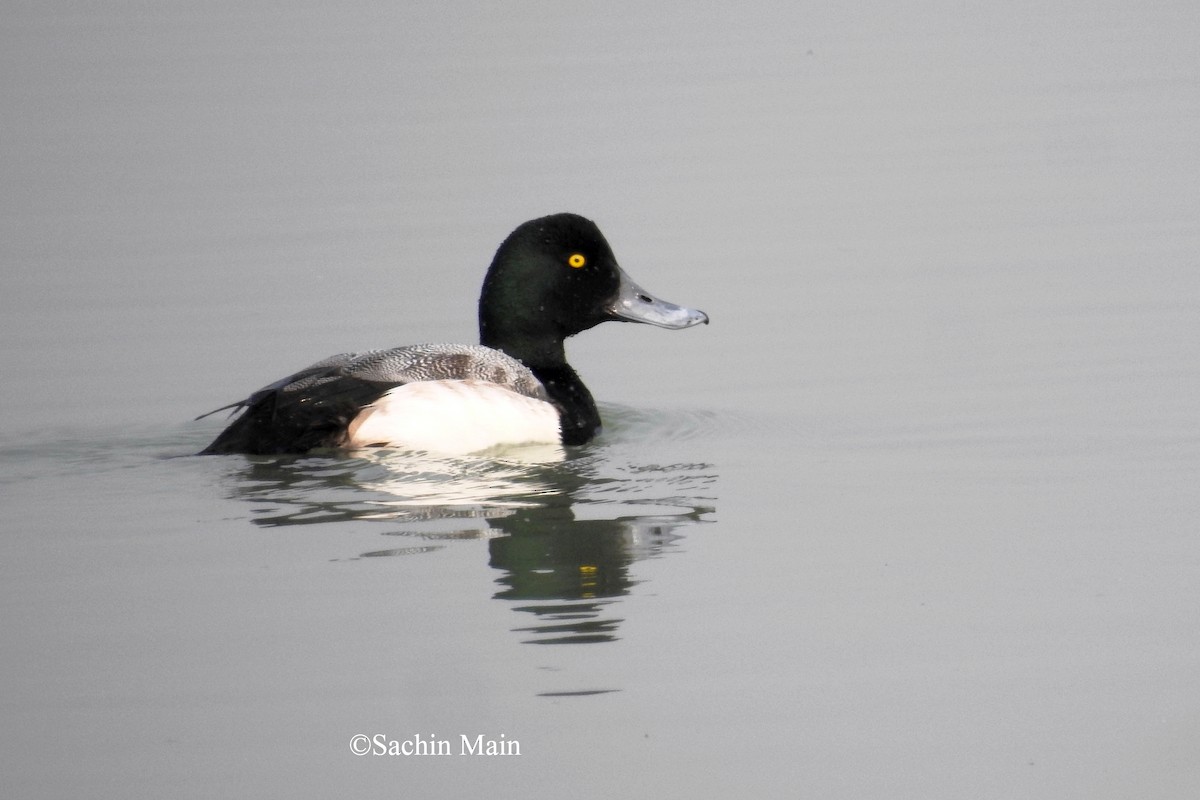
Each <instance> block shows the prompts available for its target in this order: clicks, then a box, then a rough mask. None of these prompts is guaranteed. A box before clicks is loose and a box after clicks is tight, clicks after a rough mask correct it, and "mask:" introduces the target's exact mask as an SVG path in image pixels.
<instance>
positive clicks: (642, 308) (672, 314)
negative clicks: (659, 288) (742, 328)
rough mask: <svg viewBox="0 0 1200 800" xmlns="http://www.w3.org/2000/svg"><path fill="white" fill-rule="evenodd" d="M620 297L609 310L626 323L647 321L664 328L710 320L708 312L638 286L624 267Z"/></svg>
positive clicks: (618, 290) (615, 298)
mask: <svg viewBox="0 0 1200 800" xmlns="http://www.w3.org/2000/svg"><path fill="white" fill-rule="evenodd" d="M620 272H621V285H620V286H619V287H618V288H617V296H616V297H614V298H613V300H612V302H611V303H609V304H608V311H609V313H611V314H612V315H613V316H614V317H616V318H617V319H619V320H622V321H624V322H645V323H648V324H650V325H657V326H658V327H660V328H674V329H678V328H690V327H692V326H693V325H699V324H700V323H705V324H707V323H708V315H707V314H705V313H704V312H703V311H699V310H697V309H695V308H684V307H683V306H677V305H675V304H674V303H668V302H667V301H666V300H659V299H658V298H657V297H655V296H654V295H652V294H650V293H649V292H647V291H646V290H645V289H643V288H642V287H640V286H638V285H637V284H636V283H634V282H633V280H631V279H630V277H629V276H628V275H626V274H625V271H624V270H621V271H620Z"/></svg>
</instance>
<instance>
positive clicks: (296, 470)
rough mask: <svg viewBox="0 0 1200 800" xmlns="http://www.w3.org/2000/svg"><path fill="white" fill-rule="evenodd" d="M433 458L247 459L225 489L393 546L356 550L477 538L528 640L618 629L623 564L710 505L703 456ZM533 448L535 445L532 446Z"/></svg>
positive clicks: (596, 636) (586, 636)
mask: <svg viewBox="0 0 1200 800" xmlns="http://www.w3.org/2000/svg"><path fill="white" fill-rule="evenodd" d="M503 455H504V456H505V457H502V458H437V457H431V456H427V455H424V454H408V453H398V452H394V451H378V452H365V453H358V454H355V455H354V456H329V457H313V456H309V457H304V458H288V459H278V458H275V459H254V460H252V461H251V462H250V463H249V464H247V465H246V466H245V468H244V470H243V471H242V472H241V473H240V474H239V475H237V476H236V477H237V478H238V480H237V482H236V484H237V485H236V488H235V493H236V494H237V495H238V496H240V497H243V498H244V499H246V500H247V501H250V502H252V503H254V504H255V505H256V517H255V520H254V521H255V523H256V524H258V525H263V526H272V527H273V526H286V525H310V524H315V523H329V522H347V521H351V520H376V521H385V522H387V523H390V525H391V526H396V525H397V524H398V525H399V527H398V528H395V527H392V529H390V530H388V531H386V532H385V534H384V535H387V536H394V537H403V538H405V539H408V540H409V541H408V542H406V543H405V544H404V545H402V546H398V547H388V548H380V549H378V550H372V551H369V552H365V553H361V554H360V555H359V557H362V558H379V557H388V556H410V555H418V554H421V553H426V552H430V551H433V550H438V549H441V548H443V547H445V546H447V545H448V544H450V543H451V542H453V541H454V540H463V539H487V540H488V554H489V561H488V563H489V564H490V566H492V567H493V568H495V569H496V570H497V571H498V572H499V575H498V576H497V578H496V584H497V585H498V586H499V587H500V588H499V590H498V591H496V592H495V595H494V596H495V597H496V598H497V599H500V600H505V601H509V602H512V603H513V606H514V608H515V609H516V610H518V611H522V612H525V613H528V614H529V615H531V617H532V620H531V621H530V623H529V624H522V625H520V626H519V627H517V628H515V630H517V631H519V632H520V633H522V634H524V635H525V636H526V638H525V639H524V641H527V642H530V643H537V644H567V643H588V642H605V641H611V640H613V639H615V638H617V630H618V628H619V626H620V623H621V621H622V620H621V618H620V617H619V616H617V614H616V613H615V612H616V609H617V607H618V598H620V597H621V596H622V595H625V594H628V593H629V591H630V589H631V587H632V586H633V585H634V584H635V583H636V582H637V581H636V580H635V579H634V578H633V577H632V576H631V570H630V567H631V565H632V564H633V562H635V561H638V560H640V559H646V558H653V557H656V556H658V555H661V554H664V553H666V552H669V551H670V549H671V548H672V547H673V546H674V545H675V543H676V542H677V541H678V540H679V539H680V538H681V536H682V531H683V529H685V528H687V527H689V526H695V525H699V524H702V523H703V522H705V515H707V514H710V513H711V512H712V511H713V497H712V492H713V489H714V484H715V481H716V476H715V471H714V469H713V468H712V466H711V465H709V464H690V463H689V464H672V465H660V464H654V465H652V464H628V463H616V462H614V461H613V460H612V459H611V458H605V457H601V456H600V455H598V454H593V455H591V456H589V455H586V454H585V455H583V456H577V457H575V458H571V459H562V460H557V461H555V462H552V463H545V462H544V461H543V460H539V461H532V462H531V461H528V460H525V461H523V460H520V458H518V457H519V456H528V454H527V453H516V454H515V456H518V457H514V454H513V453H506V454H503ZM542 455H543V456H544V454H542Z"/></svg>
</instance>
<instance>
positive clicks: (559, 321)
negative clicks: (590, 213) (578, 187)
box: [203, 214, 708, 454]
mask: <svg viewBox="0 0 1200 800" xmlns="http://www.w3.org/2000/svg"><path fill="white" fill-rule="evenodd" d="M606 320H623V321H630V322H648V323H651V324H654V325H659V326H662V327H667V328H685V327H690V326H691V325H695V324H698V323H701V322H708V317H707V316H706V315H704V313H703V312H700V311H694V310H692V309H687V308H681V307H679V306H675V305H672V304H670V303H665V302H663V301H661V300H657V299H655V298H654V297H652V296H651V295H649V294H648V293H646V292H645V291H643V290H642V289H641V288H639V287H638V286H637V285H636V284H635V283H633V282H632V281H631V280H630V279H629V278H628V276H627V275H625V273H624V272H623V271H622V270H621V269H620V267H619V266H617V263H616V259H615V258H614V257H613V255H612V250H611V249H610V248H609V246H608V243H607V242H606V241H605V240H604V237H603V235H601V233H600V231H599V229H597V228H596V226H595V225H594V224H593V223H591V222H590V221H588V220H586V219H584V218H583V217H579V216H576V215H574V214H557V215H554V216H551V217H544V218H542V219H538V220H533V221H531V222H527V223H525V224H524V225H521V226H520V227H518V228H517V229H516V230H515V231H513V233H512V234H511V235H510V236H509V237H508V238H507V239H506V240H505V241H504V243H503V244H502V245H501V246H500V249H499V250H498V251H497V252H496V256H495V258H494V259H493V261H492V266H491V268H490V269H489V270H488V274H487V277H486V278H485V280H484V285H483V291H482V293H481V295H480V299H479V331H480V341H481V344H479V345H461V344H426V345H413V346H410V347H397V348H393V349H391V350H373V351H368V352H364V353H343V354H341V355H336V356H332V357H330V358H327V359H325V360H323V361H319V362H317V363H316V364H313V365H312V366H310V367H307V368H306V369H303V370H301V371H299V372H297V373H295V374H293V375H289V376H288V377H286V378H283V379H282V380H279V381H276V382H274V383H272V384H270V385H269V386H266V387H264V388H262V389H260V390H259V391H257V392H255V393H254V394H252V395H251V396H250V397H248V398H246V399H245V400H242V401H240V402H238V403H234V404H232V405H231V406H226V408H242V409H245V411H244V412H243V413H242V415H241V416H239V417H238V418H237V419H236V420H234V421H233V423H231V424H230V425H229V427H228V428H226V429H225V431H223V432H222V433H221V435H220V436H218V437H217V438H216V440H215V441H213V443H212V444H210V445H209V446H208V447H207V448H205V450H204V451H203V452H204V453H206V454H214V453H256V454H280V453H304V452H308V451H309V450H314V449H321V448H358V447H370V446H385V447H403V448H407V449H414V450H431V451H438V452H451V453H468V452H475V451H479V450H486V449H488V448H490V447H495V446H498V445H505V444H523V443H561V444H567V445H575V444H583V443H585V442H587V441H589V440H590V439H591V438H592V437H594V436H595V435H596V434H597V433H598V432H599V430H600V415H599V412H598V411H597V410H596V404H595V401H594V400H593V399H592V395H591V393H590V392H589V391H588V389H587V387H586V386H584V384H583V382H582V381H581V380H580V379H579V376H578V375H577V374H576V373H575V371H574V370H573V369H572V368H571V366H570V365H569V364H568V363H567V361H566V355H565V350H564V347H563V340H564V339H565V338H567V337H568V336H571V335H573V334H575V333H578V332H580V331H583V330H586V329H588V328H590V327H592V326H594V325H597V324H599V323H600V322H604V321H606ZM218 410H223V409H218Z"/></svg>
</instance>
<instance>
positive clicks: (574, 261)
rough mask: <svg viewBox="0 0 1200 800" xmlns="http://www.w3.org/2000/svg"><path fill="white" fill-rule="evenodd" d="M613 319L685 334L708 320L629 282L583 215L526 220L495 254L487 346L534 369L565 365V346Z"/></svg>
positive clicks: (484, 299) (483, 302) (487, 288)
mask: <svg viewBox="0 0 1200 800" xmlns="http://www.w3.org/2000/svg"><path fill="white" fill-rule="evenodd" d="M609 320H615V321H624V322H647V323H650V324H652V325H659V326H661V327H664V328H687V327H690V326H692V325H697V324H699V323H701V322H708V317H707V316H706V315H705V314H704V312H702V311H696V310H693V309H689V308H682V307H680V306H677V305H674V304H672V303H667V302H665V301H662V300H659V299H657V298H655V297H654V296H653V295H651V294H650V293H648V292H646V291H645V290H643V289H642V288H641V287H639V286H638V285H637V284H636V283H634V282H633V281H632V280H630V278H629V276H628V275H626V274H625V272H624V271H623V270H622V269H621V268H620V266H618V264H617V259H616V257H615V256H614V255H613V252H612V248H611V247H609V245H608V242H607V241H606V240H605V238H604V235H603V234H602V233H600V229H599V228H597V227H596V225H595V223H593V222H592V221H591V220H588V219H585V218H583V217H581V216H579V215H577V214H554V215H552V216H549V217H542V218H541V219H535V220H531V221H529V222H526V223H525V224H523V225H521V226H520V227H518V228H517V229H516V230H515V231H513V232H512V233H511V234H510V235H509V237H508V238H507V239H505V240H504V243H503V244H501V245H500V249H498V250H497V251H496V256H495V258H494V259H493V260H492V266H491V268H490V269H489V270H488V273H487V277H486V278H484V281H483V292H482V294H481V295H480V298H479V339H480V343H481V344H484V345H486V346H488V347H494V348H496V349H498V350H503V351H504V352H506V353H508V354H509V355H511V356H513V357H514V358H517V359H520V360H521V361H523V362H525V363H526V364H527V365H529V366H531V367H537V366H552V365H558V364H565V356H564V352H563V340H564V339H566V338H567V337H568V336H573V335H575V334H576V333H579V332H580V331H585V330H587V329H588V328H591V327H593V326H595V325H598V324H600V323H601V322H606V321H609Z"/></svg>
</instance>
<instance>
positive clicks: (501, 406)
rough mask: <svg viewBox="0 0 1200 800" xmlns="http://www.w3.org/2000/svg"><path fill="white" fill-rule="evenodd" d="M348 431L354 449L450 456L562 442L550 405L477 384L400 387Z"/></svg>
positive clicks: (458, 382)
mask: <svg viewBox="0 0 1200 800" xmlns="http://www.w3.org/2000/svg"><path fill="white" fill-rule="evenodd" d="M347 432H348V434H349V438H350V441H349V444H350V446H351V447H373V446H384V447H399V448H405V449H411V450H427V451H430V452H434V453H448V454H455V453H475V452H479V451H481V450H487V449H489V448H492V447H497V446H500V445H512V444H526V443H546V444H557V443H559V442H560V441H561V435H560V433H559V417H558V411H557V409H555V407H554V406H552V405H551V404H550V403H547V402H545V401H544V400H537V399H534V398H532V397H525V396H524V395H520V394H517V393H516V392H513V391H510V390H508V389H505V388H504V387H502V386H497V385H496V384H494V383H487V382H485V381H476V380H444V381H417V382H415V383H407V384H404V385H403V386H397V387H396V388H394V389H390V390H389V391H388V392H386V393H385V394H384V395H383V396H382V397H380V398H379V399H378V400H376V401H375V402H374V403H372V404H371V405H369V406H366V407H365V408H364V409H363V410H362V411H361V412H360V413H359V415H358V416H357V417H355V418H354V421H353V422H351V423H350V427H349V429H348V431H347Z"/></svg>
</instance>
